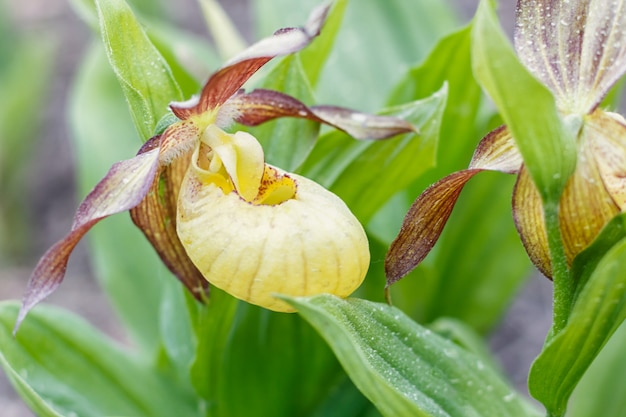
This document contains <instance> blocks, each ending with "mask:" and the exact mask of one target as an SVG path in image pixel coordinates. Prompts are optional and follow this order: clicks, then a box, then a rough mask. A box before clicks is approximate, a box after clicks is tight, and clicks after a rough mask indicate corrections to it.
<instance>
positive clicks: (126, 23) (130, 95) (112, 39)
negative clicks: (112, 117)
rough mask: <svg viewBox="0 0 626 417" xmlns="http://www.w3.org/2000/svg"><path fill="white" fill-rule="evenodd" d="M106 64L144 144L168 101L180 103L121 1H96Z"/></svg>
mask: <svg viewBox="0 0 626 417" xmlns="http://www.w3.org/2000/svg"><path fill="white" fill-rule="evenodd" d="M96 6H97V9H98V18H99V21H100V30H101V32H102V38H103V41H104V45H105V49H106V52H107V56H108V58H109V62H110V64H111V67H112V68H113V71H114V72H115V75H116V76H117V78H118V81H119V82H120V85H121V86H122V90H123V91H124V95H125V96H126V100H127V102H128V105H129V107H130V111H131V115H132V117H133V121H134V123H135V127H136V129H137V131H138V132H139V136H140V137H141V139H142V140H143V141H146V140H147V139H148V138H150V137H151V136H152V135H153V134H154V128H155V127H156V124H157V122H158V121H159V119H160V118H161V117H162V116H163V115H164V114H165V113H166V112H167V105H168V104H169V103H170V102H172V101H180V100H182V98H183V97H182V93H181V90H180V88H179V87H178V85H177V83H176V81H175V79H174V76H173V75H172V71H171V69H170V67H169V66H168V64H167V62H166V61H165V60H164V59H163V57H162V56H161V54H160V53H159V52H158V50H157V49H156V48H155V46H154V45H153V44H152V42H150V40H149V39H148V36H147V35H146V33H145V32H144V30H143V28H142V27H141V25H140V24H139V22H138V21H137V20H136V18H135V15H134V14H133V12H132V10H131V9H130V7H129V6H128V5H127V4H126V2H125V1H124V0H106V1H104V0H96Z"/></svg>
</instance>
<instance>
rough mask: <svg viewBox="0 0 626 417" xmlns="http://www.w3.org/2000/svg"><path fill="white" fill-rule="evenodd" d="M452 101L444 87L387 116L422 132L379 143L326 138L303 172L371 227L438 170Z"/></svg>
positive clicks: (340, 136)
mask: <svg viewBox="0 0 626 417" xmlns="http://www.w3.org/2000/svg"><path fill="white" fill-rule="evenodd" d="M446 97H447V88H446V87H445V86H444V87H442V88H441V90H440V91H437V92H436V93H435V94H433V95H432V96H430V97H428V98H426V99H423V100H419V101H415V102H413V103H408V104H405V105H402V106H397V107H394V108H388V109H386V110H385V111H384V114H391V115H394V116H397V117H400V118H402V119H404V120H407V121H409V122H411V123H412V124H413V125H415V126H416V127H417V128H418V129H419V130H420V133H408V134H405V135H403V136H401V137H398V138H393V139H390V140H386V141H378V142H355V141H354V140H353V139H351V138H350V137H349V136H347V135H345V134H343V133H341V132H332V133H330V134H328V135H325V136H323V137H321V138H320V140H319V141H318V143H317V144H316V146H315V148H314V149H313V151H312V152H311V155H310V156H309V158H308V159H307V161H306V162H305V164H304V165H303V166H302V168H301V170H300V171H301V172H302V174H303V175H305V176H307V177H310V178H312V179H314V180H316V181H317V182H319V183H320V184H322V185H323V186H325V187H326V188H328V189H330V190H331V191H333V192H334V193H335V194H337V195H338V196H340V197H341V198H342V200H344V201H345V202H346V204H348V206H349V207H351V208H352V210H353V212H354V214H355V215H356V216H357V217H358V218H359V220H361V222H363V223H364V224H367V222H368V221H369V220H370V219H371V217H372V216H373V215H374V214H375V212H376V211H377V210H378V209H379V208H380V207H381V205H383V204H384V203H385V202H386V201H387V200H389V198H391V197H392V196H393V195H394V194H396V193H397V192H398V191H400V190H401V189H403V188H404V187H407V186H408V185H410V184H411V183H412V182H413V181H414V180H415V178H417V177H419V176H420V175H421V174H423V173H424V171H425V170H426V169H427V168H428V167H430V166H432V165H433V163H434V152H435V147H436V143H437V140H438V137H439V128H440V125H441V116H442V114H443V109H444V107H445V102H446ZM381 171H384V172H385V175H380V172H381Z"/></svg>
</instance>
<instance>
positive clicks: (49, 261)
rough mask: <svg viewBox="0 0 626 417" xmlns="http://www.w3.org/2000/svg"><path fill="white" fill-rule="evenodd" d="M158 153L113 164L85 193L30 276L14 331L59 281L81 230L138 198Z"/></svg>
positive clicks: (151, 176)
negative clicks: (62, 233) (60, 236)
mask: <svg viewBox="0 0 626 417" xmlns="http://www.w3.org/2000/svg"><path fill="white" fill-rule="evenodd" d="M158 157H159V150H158V149H157V148H155V149H151V150H149V151H147V152H145V153H142V154H140V155H137V156H136V157H134V158H132V159H128V160H125V161H121V162H118V163H116V164H114V165H113V166H112V167H111V169H110V170H109V172H108V173H107V174H106V176H105V177H104V178H103V179H102V180H101V181H100V182H99V183H98V184H97V185H96V186H95V188H94V189H93V190H92V191H91V192H90V193H89V194H88V195H87V197H85V199H84V200H83V202H82V203H81V204H80V206H79V207H78V210H77V211H76V214H75V216H74V222H73V225H72V228H71V230H70V232H69V233H68V234H67V236H65V237H64V238H63V239H61V240H60V241H58V242H57V243H56V244H55V245H54V246H52V247H51V248H50V249H48V251H47V252H46V253H45V254H44V255H43V256H42V257H41V259H40V260H39V263H38V264H37V266H36V267H35V270H34V271H33V273H32V275H31V276H30V280H29V282H28V287H27V290H26V294H25V296H24V299H23V300H22V307H21V309H20V312H19V315H18V318H17V322H16V324H15V329H14V332H16V331H17V329H18V328H19V326H20V324H21V322H22V321H23V320H24V318H25V317H26V314H28V312H29V311H30V310H31V309H32V308H33V307H34V306H35V305H36V304H37V303H39V302H40V301H42V300H43V299H44V298H46V297H47V296H48V295H50V294H51V293H52V292H53V291H54V290H55V289H56V288H57V287H58V286H59V285H60V284H61V282H62V281H63V277H64V276H65V270H66V268H67V262H68V260H69V257H70V255H71V253H72V251H73V250H74V247H75V246H76V244H77V243H78V242H79V241H80V239H81V238H82V237H83V236H84V234H85V233H87V231H89V229H91V227H92V226H93V225H95V224H96V223H98V222H99V221H100V220H102V219H104V218H106V217H108V216H110V215H112V214H116V213H119V212H122V211H126V210H129V209H131V208H133V207H135V206H136V205H137V204H139V203H140V202H141V200H142V199H143V198H144V196H145V195H146V193H147V192H148V190H149V189H150V186H151V184H152V182H153V179H154V175H155V173H156V171H157V167H158V165H159V164H158Z"/></svg>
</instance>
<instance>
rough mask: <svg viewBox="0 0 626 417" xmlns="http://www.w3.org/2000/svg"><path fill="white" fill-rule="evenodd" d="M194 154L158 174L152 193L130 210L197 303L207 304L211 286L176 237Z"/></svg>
mask: <svg viewBox="0 0 626 417" xmlns="http://www.w3.org/2000/svg"><path fill="white" fill-rule="evenodd" d="M192 152H193V151H187V152H186V153H185V154H184V155H182V156H180V157H178V158H176V159H175V160H173V161H172V163H171V164H169V165H167V166H162V167H161V169H159V170H158V171H157V172H156V173H155V177H154V178H155V179H154V181H153V183H152V187H151V188H150V191H149V192H148V194H147V195H146V197H145V198H144V199H143V200H142V201H141V203H139V205H137V206H136V207H135V208H133V209H131V210H130V216H131V219H132V220H133V223H135V225H136V226H137V227H139V229H141V231H142V232H143V233H144V235H145V236H146V238H147V239H148V241H150V244H151V245H152V247H154V249H155V250H156V251H157V253H158V254H159V256H160V257H161V260H162V261H163V263H164V264H165V266H167V268H168V269H169V270H170V271H171V272H172V273H173V274H174V275H175V276H176V277H177V278H178V279H179V280H180V281H181V282H182V283H183V285H184V286H185V287H186V288H187V289H188V290H189V291H190V292H191V294H192V295H193V296H194V297H195V298H196V299H197V300H199V301H204V300H205V299H206V297H207V295H208V289H209V285H208V282H207V281H206V280H205V279H204V278H203V277H202V274H201V273H200V272H199V271H198V269H197V268H196V267H195V265H194V264H193V262H191V260H190V259H189V256H187V252H186V251H185V248H184V247H183V246H182V244H181V243H180V239H179V238H178V234H177V233H176V205H177V201H178V192H179V189H180V184H181V182H182V180H183V178H184V176H185V172H186V171H187V168H188V167H189V161H190V157H191V153H192Z"/></svg>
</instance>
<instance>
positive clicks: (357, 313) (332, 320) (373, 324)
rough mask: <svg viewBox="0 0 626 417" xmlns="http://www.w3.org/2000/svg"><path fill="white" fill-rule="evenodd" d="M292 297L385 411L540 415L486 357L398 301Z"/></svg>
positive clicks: (413, 414) (397, 416)
mask: <svg viewBox="0 0 626 417" xmlns="http://www.w3.org/2000/svg"><path fill="white" fill-rule="evenodd" d="M287 300H288V301H289V302H290V303H292V304H293V305H294V306H297V307H298V310H299V313H300V314H301V315H302V316H303V317H304V318H306V319H307V320H308V321H309V322H310V323H311V325H313V327H315V328H316V329H317V331H318V332H320V334H322V336H323V337H324V338H325V339H326V341H327V342H328V344H329V345H330V346H331V347H332V348H333V351H334V352H335V354H336V355H337V358H338V359H339V361H340V362H341V364H342V365H343V367H344V368H345V369H346V371H347V372H348V374H349V375H350V377H351V378H352V380H353V381H354V383H355V384H356V385H357V386H358V387H359V389H360V390H361V391H362V392H363V393H364V394H365V395H366V396H367V397H368V398H369V399H370V400H371V401H372V402H373V403H374V404H375V405H376V407H377V408H378V409H379V410H380V412H381V413H382V414H383V415H385V416H393V417H401V416H411V417H416V416H468V415H477V416H478V415H480V416H494V417H495V416H500V417H504V416H532V415H538V414H537V413H536V412H535V411H534V410H532V409H531V408H530V407H529V406H528V404H526V403H525V401H524V400H523V399H522V397H520V396H519V395H517V394H516V393H515V392H514V391H513V390H512V389H511V388H510V387H509V386H508V385H507V384H506V383H505V382H504V381H502V379H501V378H500V377H499V376H498V375H497V373H495V372H494V371H493V370H492V369H490V368H489V367H488V365H487V364H485V363H484V362H483V361H482V360H481V359H480V357H478V356H475V355H473V354H472V353H470V352H468V351H466V350H465V349H463V348H460V347H459V346H457V345H456V344H454V343H452V342H450V341H449V340H447V339H444V338H442V337H441V336H438V335H437V334H435V333H434V332H432V331H430V330H428V329H425V328H423V327H420V326H419V325H417V324H416V323H415V322H413V321H412V320H411V319H410V318H409V317H407V316H406V315H405V314H404V313H402V312H401V311H400V310H398V309H396V308H394V307H389V306H387V305H384V304H378V303H372V302H369V301H365V300H359V299H352V300H342V299H339V298H337V297H334V296H329V295H320V296H315V297H308V298H291V299H287Z"/></svg>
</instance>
